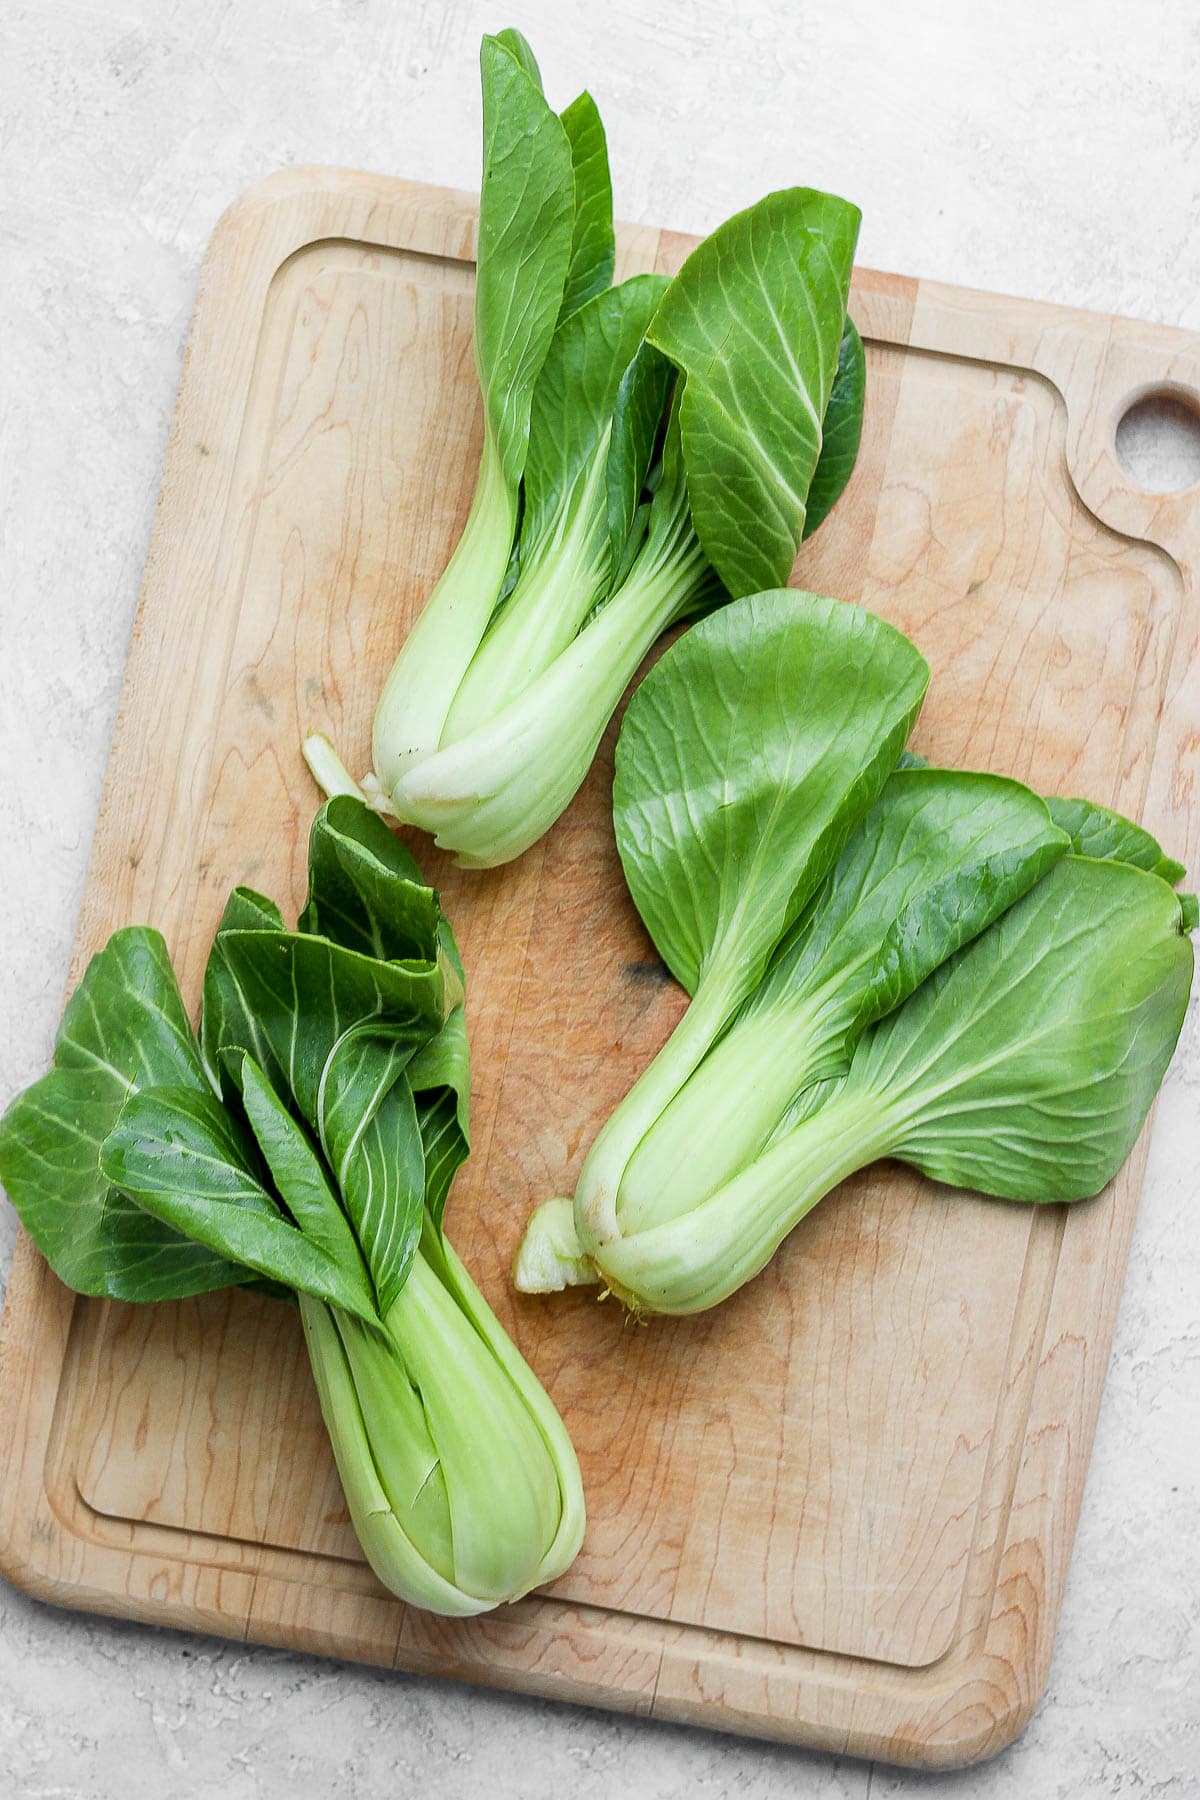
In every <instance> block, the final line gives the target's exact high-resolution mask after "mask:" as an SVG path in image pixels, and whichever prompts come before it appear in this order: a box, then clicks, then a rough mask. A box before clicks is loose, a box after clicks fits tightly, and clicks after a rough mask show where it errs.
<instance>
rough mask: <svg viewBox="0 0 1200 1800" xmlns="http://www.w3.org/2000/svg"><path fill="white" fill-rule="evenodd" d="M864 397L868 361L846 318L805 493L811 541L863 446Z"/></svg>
mask: <svg viewBox="0 0 1200 1800" xmlns="http://www.w3.org/2000/svg"><path fill="white" fill-rule="evenodd" d="M866 393H867V358H866V353H865V352H864V350H863V346H862V339H861V338H860V337H859V335H858V332H857V331H856V330H855V326H854V320H853V319H850V318H848V319H847V320H846V323H845V325H844V326H843V328H842V347H841V349H840V350H839V352H838V365H837V373H836V374H835V375H834V378H833V387H832V388H831V389H830V393H829V404H828V406H827V407H826V408H825V419H824V424H823V426H822V432H821V454H820V456H818V458H817V466H816V468H815V469H814V471H813V478H812V481H811V483H810V485H809V489H808V502H807V505H806V507H805V513H804V536H805V537H806V538H810V537H811V536H812V534H813V532H814V531H815V530H816V529H817V526H818V525H820V524H822V523H823V522H824V521H825V519H827V518H828V516H829V514H830V513H831V512H832V511H833V509H834V507H835V506H836V505H837V503H838V501H839V500H840V499H841V497H842V493H843V491H844V489H845V487H846V483H847V482H848V481H849V479H850V477H851V475H853V473H854V465H855V463H856V462H857V461H858V447H859V445H860V444H861V442H862V425H863V405H864V403H865V400H866Z"/></svg>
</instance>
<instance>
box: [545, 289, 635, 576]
mask: <svg viewBox="0 0 1200 1800" xmlns="http://www.w3.org/2000/svg"><path fill="white" fill-rule="evenodd" d="M667 286H668V283H667V278H666V276H664V275H634V276H632V277H631V278H630V279H629V280H628V281H623V282H622V283H621V284H620V286H619V287H615V288H606V289H605V290H604V292H602V293H600V294H597V295H596V296H595V298H594V299H591V300H589V301H588V302H587V303H586V305H583V306H581V307H580V308H579V309H578V310H577V311H576V312H573V313H572V314H571V316H570V318H568V319H564V320H563V322H562V324H561V325H560V326H559V328H558V330H557V331H556V332H555V334H554V340H553V342H552V343H551V345H550V348H549V351H548V353H547V356H546V360H545V363H544V364H543V366H542V372H541V374H540V376H539V377H538V382H537V386H536V388H535V389H534V394H533V406H532V412H531V417H530V433H529V454H528V459H527V461H526V465H525V517H524V522H523V524H522V527H521V538H522V559H523V560H524V559H526V558H527V556H528V551H527V550H526V548H525V546H526V545H529V544H531V543H532V544H537V543H538V542H539V541H540V540H541V539H542V538H543V537H544V536H545V535H546V533H547V532H548V531H549V529H550V527H551V526H552V524H553V523H554V521H555V519H556V518H557V517H558V516H559V515H560V514H565V513H566V512H568V511H570V510H572V509H573V508H574V507H575V506H578V505H579V504H580V503H581V502H582V499H583V494H582V492H581V490H582V489H583V488H585V487H586V486H587V483H588V480H589V476H590V477H591V479H592V481H593V483H595V485H596V492H595V494H594V496H593V497H592V502H591V509H592V510H593V511H594V513H595V516H596V520H597V525H598V528H599V529H600V530H601V531H603V530H604V525H605V505H606V484H605V480H604V470H603V466H602V465H599V464H598V459H599V458H600V457H601V456H602V455H605V454H606V446H607V444H608V442H609V440H610V438H611V434H612V430H613V418H614V412H615V410H616V408H617V405H618V400H619V399H623V400H624V408H623V413H622V445H621V452H622V453H621V456H620V462H621V465H622V467H621V470H620V477H621V482H622V483H623V487H624V488H629V487H632V488H633V493H632V495H631V497H630V498H629V499H628V501H627V502H625V501H623V502H622V504H627V506H628V510H629V512H630V514H632V508H633V506H634V504H636V500H637V495H638V493H639V492H640V489H641V485H642V482H643V480H644V478H645V474H646V468H647V466H648V464H649V461H650V452H651V449H652V447H653V441H654V432H653V427H651V428H650V429H649V430H647V427H646V424H645V422H644V418H643V414H644V411H645V410H646V409H645V405H644V404H643V403H644V402H645V400H646V398H647V395H646V394H644V393H642V392H641V391H640V389H637V391H634V392H631V391H630V390H626V391H625V393H624V395H623V394H622V384H623V382H624V380H625V377H626V375H627V373H630V372H631V366H632V364H633V363H634V359H635V356H636V354H637V352H638V350H639V348H640V346H641V345H642V342H643V339H644V337H645V332H646V327H647V325H648V324H649V323H650V320H651V318H652V317H653V316H654V312H655V309H656V307H657V306H658V303H659V301H660V300H661V299H662V296H663V294H664V292H665V291H666V288H667ZM652 367H653V365H652V364H649V362H647V364H646V365H645V366H644V367H643V368H642V369H641V371H640V382H641V386H642V387H644V388H646V389H648V390H651V391H650V395H649V397H650V399H651V400H652V397H653V389H654V385H655V384H654V382H653V381H651V380H649V379H648V376H647V370H648V369H650V368H652ZM658 388H659V391H661V379H660V381H659V384H658ZM631 405H632V408H633V413H632V417H630V414H629V409H630V406H631ZM639 457H640V459H641V460H640V466H638V459H639ZM598 466H599V467H600V479H599V480H598V481H597V479H596V475H595V474H594V473H593V471H595V470H596V469H597V467H598ZM610 481H612V482H616V481H617V474H616V473H615V472H614V474H613V475H612V476H611V477H610Z"/></svg>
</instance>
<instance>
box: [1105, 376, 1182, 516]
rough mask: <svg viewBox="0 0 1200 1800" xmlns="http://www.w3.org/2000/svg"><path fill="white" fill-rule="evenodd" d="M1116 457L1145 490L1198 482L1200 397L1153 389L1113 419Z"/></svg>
mask: <svg viewBox="0 0 1200 1800" xmlns="http://www.w3.org/2000/svg"><path fill="white" fill-rule="evenodd" d="M1116 443H1117V460H1118V462H1119V463H1120V465H1121V467H1122V468H1123V469H1124V471H1125V473H1126V474H1127V475H1128V476H1129V478H1130V480H1131V481H1135V482H1136V483H1137V485H1138V487H1140V488H1142V489H1143V490H1144V491H1145V492H1146V493H1148V494H1177V493H1179V492H1180V491H1181V490H1182V489H1183V488H1189V487H1192V486H1194V485H1195V484H1196V483H1197V482H1200V395H1195V396H1194V395H1192V394H1191V393H1190V392H1186V391H1184V390H1181V389H1178V388H1153V389H1151V391H1150V392H1149V393H1143V394H1141V395H1139V396H1138V398H1137V399H1135V400H1134V401H1133V403H1132V405H1130V406H1128V407H1126V409H1125V411H1124V412H1123V413H1122V415H1121V417H1120V419H1119V420H1118V422H1117V432H1116Z"/></svg>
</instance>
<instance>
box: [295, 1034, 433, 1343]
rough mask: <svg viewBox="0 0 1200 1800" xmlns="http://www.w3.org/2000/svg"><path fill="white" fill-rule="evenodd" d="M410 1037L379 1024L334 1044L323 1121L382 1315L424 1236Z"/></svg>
mask: <svg viewBox="0 0 1200 1800" xmlns="http://www.w3.org/2000/svg"><path fill="white" fill-rule="evenodd" d="M411 1057H412V1043H411V1040H410V1039H408V1038H407V1037H404V1036H398V1035H395V1034H393V1033H391V1032H388V1031H381V1030H378V1029H376V1028H375V1027H373V1026H372V1025H369V1024H368V1025H363V1026H360V1027H358V1028H357V1029H355V1030H351V1031H348V1032H347V1033H346V1034H345V1036H343V1037H342V1038H340V1039H339V1040H338V1042H337V1043H336V1044H335V1045H334V1047H333V1050H332V1052H331V1054H330V1056H329V1059H328V1061H327V1063H326V1065H325V1069H324V1072H323V1074H322V1077H321V1085H320V1096H319V1111H318V1115H317V1123H318V1126H319V1129H320V1133H321V1141H322V1143H323V1144H324V1147H325V1153H326V1155H327V1156H328V1158H329V1162H330V1166H331V1168H332V1170H333V1174H334V1179H335V1180H336V1182H337V1184H338V1188H339V1190H340V1192H341V1195H342V1201H343V1204H344V1205H345V1208H346V1213H347V1215H348V1217H349V1219H350V1222H351V1224H352V1226H353V1228H354V1235H355V1237H356V1239H357V1241H358V1243H359V1245H360V1247H361V1249H362V1253H363V1256H364V1258H365V1259H366V1264H367V1268H368V1269H369V1270H370V1274H371V1282H372V1285H373V1287H374V1291H375V1295H376V1299H377V1302H378V1306H379V1310H380V1313H381V1314H385V1313H386V1312H387V1311H388V1308H389V1307H390V1306H391V1304H392V1301H393V1300H394V1299H395V1298H396V1295H397V1294H398V1293H399V1292H400V1289H401V1288H402V1287H403V1286H404V1283H405V1280H406V1279H407V1277H408V1273H409V1270H410V1268H411V1267H412V1259H413V1255H414V1254H415V1251H416V1247H417V1243H418V1241H419V1239H420V1235H421V1208H422V1205H423V1203H424V1198H425V1157H424V1151H423V1145H422V1139H421V1131H420V1126H419V1124H418V1121H417V1115H416V1109H415V1107H414V1105H413V1096H412V1089H411V1088H410V1086H409V1083H408V1080H407V1078H406V1076H405V1069H406V1067H407V1065H408V1063H409V1061H410V1059H411Z"/></svg>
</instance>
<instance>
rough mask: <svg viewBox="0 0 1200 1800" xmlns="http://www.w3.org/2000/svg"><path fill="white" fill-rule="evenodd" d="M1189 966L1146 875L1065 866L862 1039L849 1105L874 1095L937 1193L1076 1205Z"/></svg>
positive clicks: (1186, 982) (1122, 1128)
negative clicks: (963, 1190) (948, 1186)
mask: <svg viewBox="0 0 1200 1800" xmlns="http://www.w3.org/2000/svg"><path fill="white" fill-rule="evenodd" d="M1192 962H1193V958H1192V946H1191V944H1190V942H1189V941H1188V939H1187V937H1186V936H1185V935H1184V934H1183V918H1182V913H1181V908H1180V902H1179V896H1178V895H1177V894H1175V893H1173V892H1172V890H1171V889H1170V888H1169V887H1168V886H1167V884H1166V883H1165V882H1164V881H1162V880H1161V879H1160V878H1159V877H1158V876H1157V875H1152V874H1147V873H1145V872H1144V871H1142V870H1140V869H1136V868H1133V867H1131V866H1129V865H1128V864H1125V863H1118V862H1097V861H1094V860H1092V859H1091V858H1081V857H1075V856H1068V857H1064V858H1063V860H1062V861H1061V862H1059V863H1058V864H1057V865H1056V866H1055V867H1054V868H1053V869H1051V870H1050V872H1049V874H1048V875H1046V876H1045V878H1044V879H1043V880H1042V881H1040V882H1039V883H1038V884H1037V886H1036V887H1034V888H1033V889H1032V890H1031V891H1030V892H1029V893H1028V894H1026V895H1025V897H1024V898H1023V899H1021V900H1019V901H1018V902H1017V904H1016V905H1015V906H1014V907H1012V909H1011V910H1010V911H1009V912H1007V913H1005V914H1004V915H1003V917H1002V918H1000V919H998V920H997V922H996V923H995V924H994V925H992V926H990V927H989V929H988V930H987V931H986V932H984V933H983V935H982V936H981V937H979V938H977V939H976V940H975V942H974V943H973V944H971V945H969V946H968V947H967V948H966V949H964V950H961V951H960V952H959V953H958V955H957V956H955V957H954V958H953V959H952V960H951V961H950V962H948V963H945V964H944V965H943V966H942V968H941V969H939V970H938V971H937V972H936V973H935V974H934V975H932V976H931V977H930V979H929V980H928V981H927V982H925V983H924V984H923V985H922V986H921V987H920V988H918V989H917V991H916V993H915V994H914V995H913V996H912V998H911V999H910V1000H909V1001H907V1002H906V1004H905V1005H904V1006H902V1007H901V1008H900V1009H899V1010H898V1011H897V1012H895V1013H893V1014H892V1015H891V1017H890V1018H888V1019H885V1020H884V1021H883V1023H882V1024H880V1025H878V1026H876V1027H875V1029H874V1030H873V1031H871V1032H869V1033H868V1034H867V1036H866V1037H864V1038H863V1040H862V1042H861V1044H860V1045H859V1048H858V1051H857V1052H856V1054H855V1057H854V1061H853V1064H852V1066H851V1072H850V1077H849V1080H848V1082H847V1085H846V1089H845V1094H846V1095H847V1096H853V1095H856V1094H863V1093H870V1094H871V1095H873V1096H874V1097H875V1100H876V1102H877V1104H878V1105H879V1106H880V1107H882V1108H885V1109H886V1111H887V1114H888V1116H889V1117H891V1118H892V1119H893V1120H894V1121H895V1129H894V1153H895V1154H897V1155H899V1156H902V1157H903V1158H904V1159H905V1161H907V1162H911V1163H913V1164H915V1166H916V1167H917V1168H919V1169H921V1170H922V1171H923V1172H924V1173H925V1174H927V1175H930V1176H932V1177H933V1178H934V1180H936V1181H945V1182H950V1183H953V1184H955V1185H959V1186H963V1187H971V1188H976V1189H978V1190H979V1191H980V1192H982V1193H986V1194H997V1195H1001V1196H1004V1197H1007V1198H1011V1199H1015V1200H1035V1201H1042V1200H1076V1199H1082V1198H1084V1197H1085V1196H1087V1195H1090V1194H1095V1193H1097V1192H1099V1190H1100V1189H1101V1188H1102V1187H1103V1186H1104V1185H1105V1183H1106V1182H1107V1181H1110V1180H1111V1179H1112V1177H1113V1176H1114V1175H1115V1174H1116V1172H1117V1170H1118V1169H1119V1168H1120V1167H1121V1164H1122V1163H1123V1162H1124V1161H1125V1159H1126V1157H1127V1156H1128V1155H1129V1152H1130V1151H1131V1150H1132V1148H1133V1145H1134V1142H1135V1140H1136V1138H1137V1135H1138V1132H1139V1131H1140V1130H1141V1127H1142V1122H1143V1120H1144V1119H1145V1117H1146V1113H1147V1112H1148V1110H1149V1108H1150V1104H1151V1102H1152V1101H1153V1099H1154V1096H1155V1094H1156V1093H1157V1092H1158V1088H1159V1085H1160V1083H1161V1081H1162V1078H1163V1075H1164V1073H1165V1072H1166V1067H1167V1064H1168V1062H1169V1061H1170V1058H1171V1052H1172V1051H1173V1049H1174V1047H1175V1042H1176V1039H1177V1038H1178V1036H1179V1031H1180V1028H1181V1026H1182V1024H1183V1018H1184V1013H1185V1011H1186V1009H1187V1002H1188V993H1189V990H1190V987H1191V980H1192ZM823 1116H824V1114H822V1113H818V1115H817V1118H816V1120H815V1121H814V1122H813V1124H814V1128H819V1126H820V1122H821V1119H822V1117H823Z"/></svg>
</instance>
